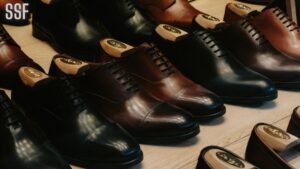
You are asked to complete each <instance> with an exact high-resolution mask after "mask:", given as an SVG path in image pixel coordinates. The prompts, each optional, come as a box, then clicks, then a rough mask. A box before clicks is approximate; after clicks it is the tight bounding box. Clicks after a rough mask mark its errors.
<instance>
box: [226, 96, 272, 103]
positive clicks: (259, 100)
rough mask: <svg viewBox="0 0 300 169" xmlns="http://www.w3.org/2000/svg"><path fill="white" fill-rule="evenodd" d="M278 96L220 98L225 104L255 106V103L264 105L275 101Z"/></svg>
mask: <svg viewBox="0 0 300 169" xmlns="http://www.w3.org/2000/svg"><path fill="white" fill-rule="evenodd" d="M277 97H278V94H277V93H276V94H274V95H269V96H263V97H223V96H221V98H222V99H223V100H224V102H225V103H232V104H257V103H264V102H269V101H273V100H275V99H277Z"/></svg>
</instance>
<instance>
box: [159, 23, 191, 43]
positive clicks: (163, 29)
mask: <svg viewBox="0 0 300 169" xmlns="http://www.w3.org/2000/svg"><path fill="white" fill-rule="evenodd" d="M155 31H156V33H157V34H158V35H159V36H161V37H162V38H164V39H165V40H169V41H172V42H176V40H178V39H179V38H180V37H182V36H184V35H187V34H188V33H187V32H186V31H184V30H181V29H179V28H176V27H174V26H171V25H167V24H160V25H158V26H157V27H156V28H155Z"/></svg>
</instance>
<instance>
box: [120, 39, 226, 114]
mask: <svg viewBox="0 0 300 169" xmlns="http://www.w3.org/2000/svg"><path fill="white" fill-rule="evenodd" d="M138 48H139V49H138V51H137V52H136V53H135V54H132V55H130V56H126V57H122V58H121V59H120V60H121V64H122V65H123V66H124V67H125V68H126V70H128V71H129V72H130V73H131V74H132V75H133V76H135V78H136V79H137V80H138V82H139V84H141V86H142V87H143V88H144V89H146V90H147V91H148V92H149V93H151V94H152V95H153V96H155V97H156V98H158V99H160V100H164V101H166V102H168V103H170V104H174V105H176V106H178V107H181V108H183V109H185V110H187V111H189V112H191V113H192V114H193V116H194V117H196V118H197V119H199V120H201V119H202V120H204V119H207V118H208V119H209V118H215V117H218V116H221V115H223V114H224V112H225V108H224V105H223V102H222V100H221V99H220V98H219V97H218V96H216V95H215V94H214V93H212V92H210V91H208V90H207V89H205V88H203V87H202V86H200V85H197V84H195V83H194V82H192V81H191V80H189V79H187V78H186V77H185V76H184V75H183V74H181V72H179V71H178V70H177V69H176V68H175V67H174V66H173V65H172V63H170V62H169V60H168V59H167V58H166V57H165V56H164V55H163V54H162V53H161V52H160V51H159V49H158V48H157V47H156V46H154V45H153V44H149V43H144V44H143V45H141V46H140V47H138Z"/></svg>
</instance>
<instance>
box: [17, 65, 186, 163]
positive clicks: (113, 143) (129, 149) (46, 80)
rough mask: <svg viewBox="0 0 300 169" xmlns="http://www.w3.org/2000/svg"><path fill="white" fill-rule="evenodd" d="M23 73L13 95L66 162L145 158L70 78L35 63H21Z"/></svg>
mask: <svg viewBox="0 0 300 169" xmlns="http://www.w3.org/2000/svg"><path fill="white" fill-rule="evenodd" d="M19 75H20V78H21V79H22V82H23V83H24V85H23V86H22V87H19V88H18V89H15V90H13V91H12V99H13V100H14V101H15V102H16V103H17V104H18V105H20V106H21V107H22V108H23V109H24V110H25V112H26V115H27V117H28V118H29V119H31V120H32V121H33V122H34V123H35V124H37V125H38V126H39V127H40V128H41V129H42V131H43V132H44V133H45V135H46V136H47V138H48V139H49V141H50V142H51V143H52V144H53V145H54V147H55V148H56V149H57V151H58V152H59V153H60V154H61V155H62V157H63V158H64V159H65V160H66V161H68V162H69V163H71V164H73V165H77V166H80V167H85V168H120V167H129V166H132V165H135V164H138V163H140V162H141V161H142V159H143V154H142V151H141V150H140V147H139V144H138V143H137V142H136V140H135V139H134V138H132V136H131V135H130V134H129V133H128V132H127V131H125V130H124V129H123V128H122V127H120V126H119V125H118V124H116V123H115V122H112V121H111V120H110V119H107V118H106V117H105V115H103V114H102V111H101V110H99V109H98V108H97V106H98V105H95V104H94V103H92V102H90V101H88V100H87V99H85V97H84V95H83V94H81V92H79V91H78V89H77V87H76V83H74V82H73V80H72V79H70V78H67V77H61V78H53V77H50V76H48V75H46V74H45V73H43V72H40V71H38V70H36V69H34V68H31V67H21V68H20V69H19ZM24 98H26V99H24ZM98 104H99V102H98ZM149 116H150V115H149ZM180 120H184V119H180ZM145 123H146V122H145ZM145 123H142V122H141V123H140V124H141V126H142V124H145ZM23 144H24V143H23ZM25 144H26V143H25ZM21 146H22V144H21ZM23 146H26V145H23ZM20 152H22V150H21V151H20ZM21 155H22V154H21ZM24 156H25V157H24V158H30V157H27V156H26V155H24ZM40 168H42V167H40Z"/></svg>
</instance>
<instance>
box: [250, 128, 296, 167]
mask: <svg viewBox="0 0 300 169" xmlns="http://www.w3.org/2000/svg"><path fill="white" fill-rule="evenodd" d="M299 158H300V140H299V138H298V137H296V136H293V135H291V134H289V133H287V132H285V131H283V130H282V129H280V128H277V127H274V126H272V125H269V124H264V123H260V124H257V125H256V126H255V127H254V129H253V131H252V134H251V137H250V140H249V143H248V146H247V149H246V160H247V161H249V162H251V163H252V164H255V165H256V166H257V167H259V168H262V169H279V168H280V169H296V168H299V167H300V165H299Z"/></svg>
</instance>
